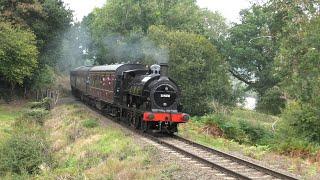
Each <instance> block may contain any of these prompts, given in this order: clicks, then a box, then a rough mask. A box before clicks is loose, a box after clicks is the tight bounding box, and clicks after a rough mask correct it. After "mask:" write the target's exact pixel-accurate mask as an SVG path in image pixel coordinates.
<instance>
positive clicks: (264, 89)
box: [219, 0, 319, 114]
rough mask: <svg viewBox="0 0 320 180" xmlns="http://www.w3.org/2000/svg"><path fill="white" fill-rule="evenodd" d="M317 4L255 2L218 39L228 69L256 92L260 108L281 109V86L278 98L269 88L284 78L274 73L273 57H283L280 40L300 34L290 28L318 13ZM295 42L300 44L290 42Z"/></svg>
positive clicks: (288, 48) (277, 0)
mask: <svg viewBox="0 0 320 180" xmlns="http://www.w3.org/2000/svg"><path fill="white" fill-rule="evenodd" d="M317 7H319V2H317V1H303V0H294V1H279V0H270V1H268V2H266V3H264V4H262V5H259V4H254V5H252V7H250V8H249V9H246V10H243V11H242V12H241V16H242V19H241V23H239V24H235V25H234V26H233V27H232V28H231V29H230V35H229V36H227V38H226V39H225V40H221V41H220V46H219V47H220V50H221V52H223V53H224V55H225V57H226V58H227V59H228V62H229V64H230V66H231V69H230V72H231V73H232V74H233V76H235V77H236V78H238V79H239V80H241V81H243V82H244V83H246V84H247V85H248V87H249V89H253V90H255V91H256V92H258V95H259V98H261V101H259V102H258V103H261V104H259V106H260V109H261V110H263V109H268V108H269V107H272V106H274V107H275V108H274V109H273V110H270V112H271V113H274V114H276V113H280V111H279V110H280V109H281V108H283V103H282V101H283V98H281V94H282V93H283V89H282V88H281V89H280V92H279V95H280V96H278V97H276V94H277V93H271V92H272V90H269V89H271V88H273V87H275V86H277V85H278V83H280V82H281V81H287V80H286V79H283V76H279V74H275V73H274V72H273V70H274V69H276V68H278V65H277V64H275V59H276V58H277V57H279V56H282V55H281V53H279V49H281V46H283V39H287V37H288V36H289V37H299V36H296V35H295V33H292V30H290V29H299V27H301V25H302V24H303V22H307V21H308V20H309V18H310V17H316V16H318V14H317V13H318V9H317ZM301 40H302V39H301ZM296 44H299V43H297V42H295V43H292V44H291V45H292V46H295V45H296ZM304 47H307V46H304ZM293 49H295V48H291V47H287V48H283V50H288V51H291V50H293ZM296 57H297V56H296ZM288 60H289V61H290V58H289V59H288ZM283 73H285V71H283ZM290 79H292V78H290ZM269 96H270V97H269ZM268 99H274V100H275V101H268ZM278 102H281V103H278ZM276 106H278V107H276Z"/></svg>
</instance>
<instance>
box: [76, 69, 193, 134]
mask: <svg viewBox="0 0 320 180" xmlns="http://www.w3.org/2000/svg"><path fill="white" fill-rule="evenodd" d="M70 82H71V89H72V93H73V94H74V95H75V96H76V97H78V98H80V99H81V100H82V101H84V102H86V103H88V104H90V105H92V106H94V107H96V108H98V109H99V110H101V111H102V112H103V113H106V114H109V115H112V116H114V117H116V118H117V119H118V120H119V121H123V122H125V123H127V124H129V125H131V126H133V127H135V128H136V129H141V130H143V131H149V130H152V131H160V132H167V133H174V132H177V126H178V124H179V123H185V122H187V121H188V120H189V115H188V114H185V113H182V105H181V103H180V98H181V90H180V89H179V87H178V85H177V84H176V83H175V82H174V81H173V80H172V79H171V78H169V77H168V65H167V64H160V65H156V64H155V65H152V66H151V67H150V68H146V66H144V65H142V64H114V65H103V66H93V67H79V68H76V69H74V70H73V71H71V73H70Z"/></svg>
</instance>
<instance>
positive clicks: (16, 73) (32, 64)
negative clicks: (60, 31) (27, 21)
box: [0, 21, 38, 88]
mask: <svg viewBox="0 0 320 180" xmlns="http://www.w3.org/2000/svg"><path fill="white" fill-rule="evenodd" d="M0 44H1V46H0V64H1V66H0V76H3V77H4V78H5V79H6V80H7V81H8V82H9V83H10V84H11V86H12V88H14V86H15V85H16V84H20V85H21V84H22V83H23V80H24V79H25V78H27V77H30V76H31V75H32V73H33V71H34V69H35V68H36V67H37V63H38V62H37V57H38V50H37V47H36V37H35V35H34V34H33V33H32V32H30V31H26V30H22V29H21V28H18V27H14V26H12V25H11V24H10V23H8V22H3V21H0Z"/></svg>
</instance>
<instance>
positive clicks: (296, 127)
mask: <svg viewBox="0 0 320 180" xmlns="http://www.w3.org/2000/svg"><path fill="white" fill-rule="evenodd" d="M282 118H283V123H282V124H281V125H282V127H281V132H282V133H284V134H287V135H290V136H294V137H297V138H304V139H306V140H307V141H309V142H314V143H318V144H320V143H319V142H320V121H319V119H320V110H319V108H318V107H315V106H312V105H309V104H308V103H301V102H292V103H290V104H288V107H287V108H286V109H285V111H284V112H283V114H282Z"/></svg>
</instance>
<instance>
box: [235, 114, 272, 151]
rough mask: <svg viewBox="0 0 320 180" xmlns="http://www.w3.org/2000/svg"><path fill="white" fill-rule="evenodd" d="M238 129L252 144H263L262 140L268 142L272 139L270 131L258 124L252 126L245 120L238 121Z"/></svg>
mask: <svg viewBox="0 0 320 180" xmlns="http://www.w3.org/2000/svg"><path fill="white" fill-rule="evenodd" d="M239 125H240V129H241V130H242V131H243V132H244V133H245V134H246V136H247V138H248V139H249V141H250V142H251V143H252V144H260V145H261V144H264V143H263V140H265V141H266V140H269V139H271V137H272V134H271V132H270V131H268V130H267V129H266V128H265V127H263V126H261V125H259V124H252V123H250V122H248V121H245V120H240V121H239Z"/></svg>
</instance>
